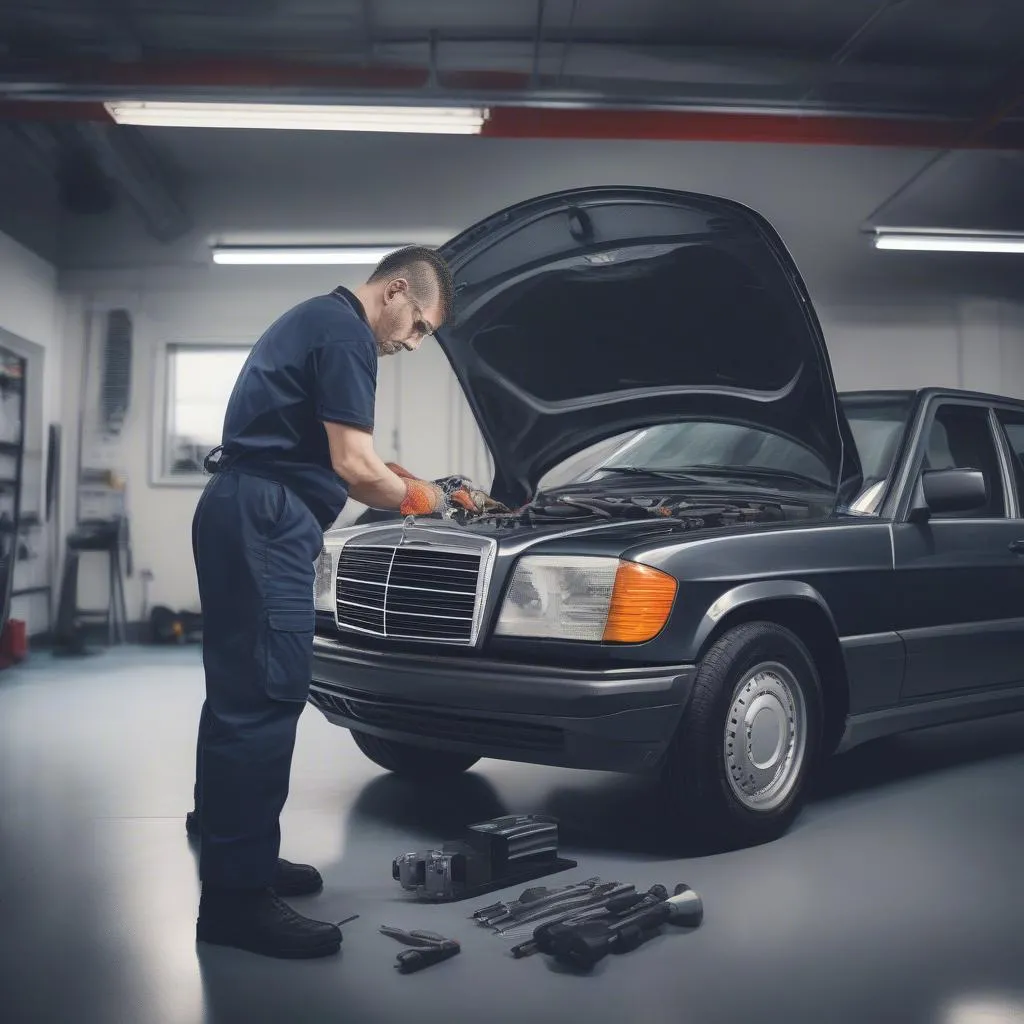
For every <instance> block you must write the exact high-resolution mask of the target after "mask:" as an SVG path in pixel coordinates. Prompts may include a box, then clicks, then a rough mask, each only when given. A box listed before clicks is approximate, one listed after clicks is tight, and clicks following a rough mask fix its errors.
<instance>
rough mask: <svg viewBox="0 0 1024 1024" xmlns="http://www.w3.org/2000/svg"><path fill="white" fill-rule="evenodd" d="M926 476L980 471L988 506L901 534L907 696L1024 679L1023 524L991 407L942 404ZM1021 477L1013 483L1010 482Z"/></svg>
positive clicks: (897, 528)
mask: <svg viewBox="0 0 1024 1024" xmlns="http://www.w3.org/2000/svg"><path fill="white" fill-rule="evenodd" d="M920 468H921V469H947V468H963V469H967V468H970V469H980V470H981V471H982V472H983V473H984V474H985V480H986V484H987V486H988V491H989V500H988V502H987V504H986V505H985V506H984V507H982V508H979V509H976V510H971V511H970V512H969V513H968V514H967V515H965V516H957V515H946V516H941V517H938V516H936V517H933V518H932V519H931V520H929V521H928V522H925V523H899V524H896V525H894V527H893V556H894V562H895V566H896V570H897V571H896V573H895V577H896V580H897V589H898V591H899V596H900V612H899V615H900V621H899V632H900V635H901V636H902V637H903V640H904V642H905V643H906V652H907V671H906V675H905V677H904V684H903V692H902V696H903V698H911V699H912V698H915V697H923V696H928V695H934V694H942V693H951V692H956V691H967V690H972V689H984V688H987V687H993V686H1002V685H1009V684H1012V683H1016V682H1020V681H1022V680H1024V556H1022V555H1021V554H1019V553H1014V551H1013V550H1011V548H1012V546H1013V545H1014V542H1016V541H1019V540H1022V539H1024V522H1022V521H1021V520H1019V519H1009V518H1007V515H1006V511H1007V507H1008V506H1007V498H1008V497H1009V495H1008V494H1007V483H1008V481H1007V477H1006V473H1005V471H1004V467H1003V463H1002V461H1001V458H1000V453H999V449H998V448H997V444H996V439H995V434H994V433H993V431H992V425H991V418H990V413H989V410H988V409H987V408H986V407H985V406H982V405H970V404H960V403H954V402H943V403H942V404H940V405H939V406H938V408H937V409H936V410H935V413H934V417H932V418H931V419H930V421H929V422H928V423H926V425H925V445H924V454H923V458H922V464H921V467H920ZM1011 479H1012V478H1011Z"/></svg>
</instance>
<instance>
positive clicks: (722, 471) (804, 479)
mask: <svg viewBox="0 0 1024 1024" xmlns="http://www.w3.org/2000/svg"><path fill="white" fill-rule="evenodd" d="M687 472H691V473H694V474H695V475H701V474H703V475H705V476H709V477H732V478H734V479H737V480H792V481H793V482H794V483H798V484H803V485H804V486H809V487H813V488H815V489H817V490H820V489H822V488H824V489H828V490H831V488H832V487H833V485H832V484H831V483H830V482H827V481H824V480H818V479H816V478H815V477H813V476H804V474H803V473H793V472H791V471H790V470H787V469H769V468H767V467H765V466H688V467H687Z"/></svg>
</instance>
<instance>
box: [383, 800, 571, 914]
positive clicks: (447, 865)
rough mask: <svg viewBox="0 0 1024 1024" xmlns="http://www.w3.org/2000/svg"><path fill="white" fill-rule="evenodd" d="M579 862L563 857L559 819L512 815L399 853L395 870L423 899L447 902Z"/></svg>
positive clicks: (531, 815)
mask: <svg viewBox="0 0 1024 1024" xmlns="http://www.w3.org/2000/svg"><path fill="white" fill-rule="evenodd" d="M576 866H577V864H576V861H574V860H569V859H567V858H565V857H559V856H558V821H557V819H555V818H551V817H547V816H545V815H538V814H509V815H505V816H503V817H500V818H493V819H491V820H490V821H483V822H479V823H478V824H476V825H470V826H469V827H468V828H467V829H466V837H465V839H462V840H456V841H454V842H446V843H444V844H443V845H442V847H441V849H431V850H426V851H420V852H414V853H404V854H402V855H401V856H399V857H396V858H395V859H394V861H392V864H391V875H392V877H393V878H394V879H395V880H396V881H398V882H399V883H400V884H401V886H402V888H403V889H406V890H408V891H409V892H413V893H415V894H416V896H417V897H418V898H419V899H421V900H430V901H431V902H435V903H446V902H453V901H455V900H463V899H467V898H468V897H471V896H479V895H481V894H482V893H485V892H493V891H494V890H496V889H505V888H507V887H509V886H513V885H516V884H518V883H520V882H526V881H530V880H531V879H534V878H540V877H541V876H542V875H550V874H554V873H555V872H558V871H567V870H568V869H569V868H574V867H576Z"/></svg>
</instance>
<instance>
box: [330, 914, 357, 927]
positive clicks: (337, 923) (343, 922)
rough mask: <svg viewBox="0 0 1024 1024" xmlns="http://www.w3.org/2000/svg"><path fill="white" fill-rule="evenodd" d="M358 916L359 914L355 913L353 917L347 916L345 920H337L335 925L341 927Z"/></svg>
mask: <svg viewBox="0 0 1024 1024" xmlns="http://www.w3.org/2000/svg"><path fill="white" fill-rule="evenodd" d="M358 916H359V915H358V914H353V915H352V916H351V917H346V918H345V920H344V921H335V923H334V927H335V928H340V927H341V926H342V925H343V924H348V923H349V921H354V920H355V919H356V918H357V917H358Z"/></svg>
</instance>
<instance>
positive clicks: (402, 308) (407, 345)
mask: <svg viewBox="0 0 1024 1024" xmlns="http://www.w3.org/2000/svg"><path fill="white" fill-rule="evenodd" d="M440 322H441V310H440V308H439V306H438V304H437V302H436V300H433V299H431V298H427V299H421V298H417V297H416V296H415V295H413V294H412V292H410V290H409V282H408V281H405V280H403V279H398V280H396V281H391V282H389V283H388V285H387V287H386V288H385V289H384V306H383V309H382V310H381V314H380V318H379V320H378V321H377V324H376V326H375V328H374V332H373V333H374V335H375V337H376V338H377V352H378V354H379V355H382V356H391V355H395V353H397V352H403V351H405V352H415V351H416V349H418V348H419V347H420V345H421V343H422V342H423V339H424V338H426V337H429V336H430V335H431V334H433V333H434V331H435V330H437V328H438V327H439V326H440Z"/></svg>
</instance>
